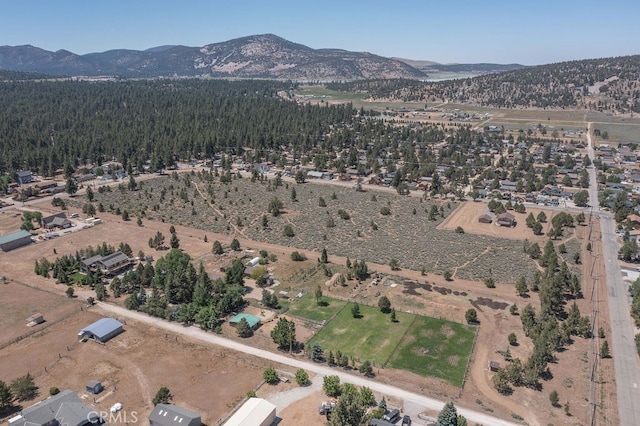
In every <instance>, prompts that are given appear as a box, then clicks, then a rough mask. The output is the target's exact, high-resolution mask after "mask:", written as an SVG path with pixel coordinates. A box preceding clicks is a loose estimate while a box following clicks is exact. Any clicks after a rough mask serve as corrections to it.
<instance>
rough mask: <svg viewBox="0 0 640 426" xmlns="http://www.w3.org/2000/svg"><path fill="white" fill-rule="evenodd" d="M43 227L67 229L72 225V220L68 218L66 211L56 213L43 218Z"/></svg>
mask: <svg viewBox="0 0 640 426" xmlns="http://www.w3.org/2000/svg"><path fill="white" fill-rule="evenodd" d="M41 224H42V227H43V228H46V229H56V228H58V229H67V228H69V227H70V226H71V221H70V220H69V219H67V214H66V213H65V212H60V213H56V214H54V215H51V216H47V217H43V218H42V223H41Z"/></svg>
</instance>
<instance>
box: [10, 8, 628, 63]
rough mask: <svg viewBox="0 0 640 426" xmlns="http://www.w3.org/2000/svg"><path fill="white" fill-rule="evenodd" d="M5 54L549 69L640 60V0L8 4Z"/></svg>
mask: <svg viewBox="0 0 640 426" xmlns="http://www.w3.org/2000/svg"><path fill="white" fill-rule="evenodd" d="M0 6H1V8H0V45H12V46H14V45H22V44H31V45H34V46H37V47H41V48H43V49H47V50H58V49H67V50H70V51H72V52H74V53H78V54H83V53H89V52H102V51H105V50H110V49H120V48H127V49H146V48H150V47H155V46H160V45H165V44H181V45H186V46H203V45H205V44H210V43H217V42H221V41H226V40H230V39H233V38H237V37H243V36H247V35H253V34H264V33H273V34H276V35H279V36H281V37H284V38H286V39H287V40H290V41H293V42H296V43H301V44H304V45H307V46H309V47H312V48H329V47H331V48H341V49H346V50H354V51H367V52H371V53H375V54H378V55H382V56H396V57H402V58H408V59H421V60H432V61H436V62H441V63H452V62H457V63H472V62H494V63H521V64H525V65H535V64H544V63H550V62H559V61H565V60H573V59H587V58H598V57H607V56H621V55H632V54H639V53H640V23H639V22H638V19H639V18H640V1H639V0H611V1H603V0H599V1H594V0H554V1H549V0H539V1H533V0H509V1H501V0H458V1H455V0H454V1H448V0H439V1H431V0H397V1H396V0H385V1H381V0H366V1H365V0H342V1H336V0H321V1H307V0H297V1H295V0H253V1H250V0H234V1H230V0H182V1H170V0H146V1H143V0H126V1H125V0H102V1H92V0H82V1H79V0H2V1H1V2H0Z"/></svg>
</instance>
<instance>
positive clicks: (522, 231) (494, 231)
mask: <svg viewBox="0 0 640 426" xmlns="http://www.w3.org/2000/svg"><path fill="white" fill-rule="evenodd" d="M526 207H527V211H526V212H525V213H515V212H513V211H511V212H510V213H511V214H512V215H514V216H515V217H516V222H517V223H516V226H514V227H512V228H508V227H505V226H498V225H497V224H496V223H495V222H494V223H480V222H478V217H480V216H481V215H482V214H484V213H485V212H487V211H488V209H487V204H486V203H482V202H473V201H467V202H464V203H461V204H460V205H459V206H458V208H457V209H455V210H454V211H453V212H452V213H451V214H450V215H449V216H448V217H447V218H446V219H445V220H444V221H443V222H442V223H441V224H440V225H438V229H449V230H454V229H456V228H457V227H458V226H461V227H462V229H464V232H465V233H468V234H476V235H486V236H489V237H496V238H506V239H509V240H524V239H525V238H526V239H528V240H529V241H532V242H535V241H537V242H538V243H541V242H542V243H545V242H546V237H545V234H546V232H547V231H548V230H549V229H551V218H552V217H553V216H554V215H555V214H556V213H558V212H559V211H558V210H551V209H542V208H538V207H530V205H528V204H527V206H526ZM541 211H543V212H544V213H545V214H546V215H547V222H546V223H543V224H542V232H543V234H542V235H534V234H533V231H532V230H531V229H530V228H527V225H526V224H525V220H526V218H527V216H528V215H529V213H533V215H534V216H536V217H537V216H538V214H539V213H540V212H541ZM494 216H495V215H494Z"/></svg>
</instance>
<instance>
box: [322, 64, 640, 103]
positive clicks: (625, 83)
mask: <svg viewBox="0 0 640 426" xmlns="http://www.w3.org/2000/svg"><path fill="white" fill-rule="evenodd" d="M639 69H640V55H635V56H623V57H617V58H604V59H589V60H583V61H571V62H560V63H556V64H549V65H541V66H536V67H527V68H522V69H518V70H514V71H508V72H503V73H497V74H488V75H483V76H479V77H474V78H470V79H462V80H448V81H441V82H433V83H423V84H416V82H407V81H405V80H395V81H393V82H389V81H379V82H377V83H376V84H373V83H372V82H369V83H366V82H365V83H363V82H352V83H345V84H343V85H333V86H332V88H333V89H336V90H337V89H342V90H346V91H353V90H359V91H363V90H364V91H366V92H367V93H371V95H372V96H374V97H378V98H392V99H399V100H404V101H425V102H453V103H473V104H477V105H488V106H493V107H499V108H517V107H524V108H580V109H589V110H598V111H609V112H622V113H625V112H640V73H639V72H638V70H639Z"/></svg>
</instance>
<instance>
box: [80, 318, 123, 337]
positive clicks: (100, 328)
mask: <svg viewBox="0 0 640 426" xmlns="http://www.w3.org/2000/svg"><path fill="white" fill-rule="evenodd" d="M122 332H123V329H122V324H121V323H120V322H119V321H116V320H114V319H113V318H102V319H100V320H98V321H96V322H94V323H93V324H91V325H89V326H87V327H85V328H83V329H82V330H80V333H78V340H82V341H85V340H87V339H93V340H95V341H96V342H100V343H105V342H106V341H108V340H109V339H111V338H112V337H114V336H117V335H118V334H120V333H122Z"/></svg>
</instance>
